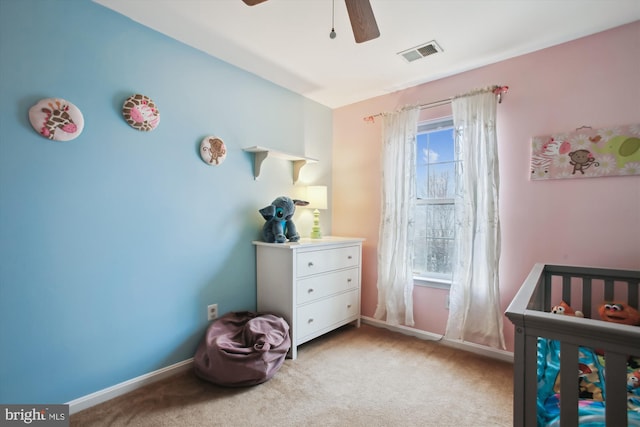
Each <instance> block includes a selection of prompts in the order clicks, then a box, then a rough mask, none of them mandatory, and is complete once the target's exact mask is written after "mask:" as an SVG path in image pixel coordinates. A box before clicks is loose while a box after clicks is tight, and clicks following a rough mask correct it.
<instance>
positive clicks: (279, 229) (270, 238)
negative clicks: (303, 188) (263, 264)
mask: <svg viewBox="0 0 640 427" xmlns="http://www.w3.org/2000/svg"><path fill="white" fill-rule="evenodd" d="M308 204H309V202H305V201H304V200H294V199H291V198H289V197H286V196H281V197H278V198H277V199H275V200H274V201H273V202H272V203H271V204H270V205H269V206H265V207H264V208H262V209H260V210H259V211H258V212H260V214H261V215H262V217H263V218H264V219H265V221H267V222H266V223H265V224H264V227H263V228H262V237H263V239H264V241H265V242H267V243H284V242H285V241H286V240H287V239H289V241H290V242H297V241H298V240H300V235H299V234H298V231H297V230H296V225H295V224H294V223H293V220H292V218H293V214H294V212H295V211H296V206H306V205H308Z"/></svg>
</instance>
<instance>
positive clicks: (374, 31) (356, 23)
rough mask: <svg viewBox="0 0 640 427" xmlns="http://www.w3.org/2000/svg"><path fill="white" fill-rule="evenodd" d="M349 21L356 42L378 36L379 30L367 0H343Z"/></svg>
mask: <svg viewBox="0 0 640 427" xmlns="http://www.w3.org/2000/svg"><path fill="white" fill-rule="evenodd" d="M344 2H345V3H346V5H347V13H348V14H349V20H350V21H351V29H352V30H353V36H354V37H355V39H356V43H362V42H366V41H369V40H372V39H375V38H377V37H379V36H380V30H379V29H378V24H377V23H376V17H375V16H373V9H371V3H369V0H344Z"/></svg>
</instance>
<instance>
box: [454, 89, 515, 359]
mask: <svg viewBox="0 0 640 427" xmlns="http://www.w3.org/2000/svg"><path fill="white" fill-rule="evenodd" d="M492 89H493V88H491V89H486V90H480V91H477V92H474V93H471V94H467V95H465V96H462V97H458V98H455V99H454V100H453V101H452V108H453V123H454V127H455V131H456V137H455V139H456V150H457V154H458V156H459V157H458V158H459V159H460V160H461V166H460V167H459V168H458V170H457V171H456V175H457V176H456V179H457V185H456V195H455V218H456V232H457V235H456V241H457V245H456V253H455V257H454V263H455V264H454V268H453V270H454V271H453V281H452V284H451V293H450V303H449V319H448V322H447V329H446V333H445V336H446V337H447V338H450V339H461V340H465V341H471V342H475V343H477V344H483V345H487V346H491V347H496V348H503V349H504V348H505V344H504V334H503V329H502V311H501V309H500V290H499V282H498V265H499V258H500V221H499V217H498V191H499V176H498V143H497V138H496V110H497V99H496V95H495V94H494V93H493V92H492Z"/></svg>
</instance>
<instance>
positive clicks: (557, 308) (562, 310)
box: [551, 301, 584, 317]
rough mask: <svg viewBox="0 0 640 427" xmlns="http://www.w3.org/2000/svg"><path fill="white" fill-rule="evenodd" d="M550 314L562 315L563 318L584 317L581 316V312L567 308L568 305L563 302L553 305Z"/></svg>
mask: <svg viewBox="0 0 640 427" xmlns="http://www.w3.org/2000/svg"><path fill="white" fill-rule="evenodd" d="M551 312H552V313H553V314H563V315H565V316H575V317H584V314H582V312H581V311H579V310H574V309H573V308H571V307H570V306H569V304H567V303H566V302H564V301H562V302H561V303H560V304H558V305H554V306H553V308H552V309H551Z"/></svg>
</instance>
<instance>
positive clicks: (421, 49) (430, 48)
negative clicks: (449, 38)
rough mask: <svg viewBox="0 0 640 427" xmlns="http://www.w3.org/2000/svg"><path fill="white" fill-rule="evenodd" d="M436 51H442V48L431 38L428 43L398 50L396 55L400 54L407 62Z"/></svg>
mask: <svg viewBox="0 0 640 427" xmlns="http://www.w3.org/2000/svg"><path fill="white" fill-rule="evenodd" d="M438 52H442V48H441V47H440V46H439V45H438V43H436V41H435V40H431V41H430V42H429V43H425V44H422V45H420V46H416V47H412V48H411V49H407V50H403V51H402V52H398V55H402V57H403V58H404V59H405V60H406V61H407V62H413V61H415V60H418V59H422V58H424V57H427V56H429V55H433V54H434V53H438Z"/></svg>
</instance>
